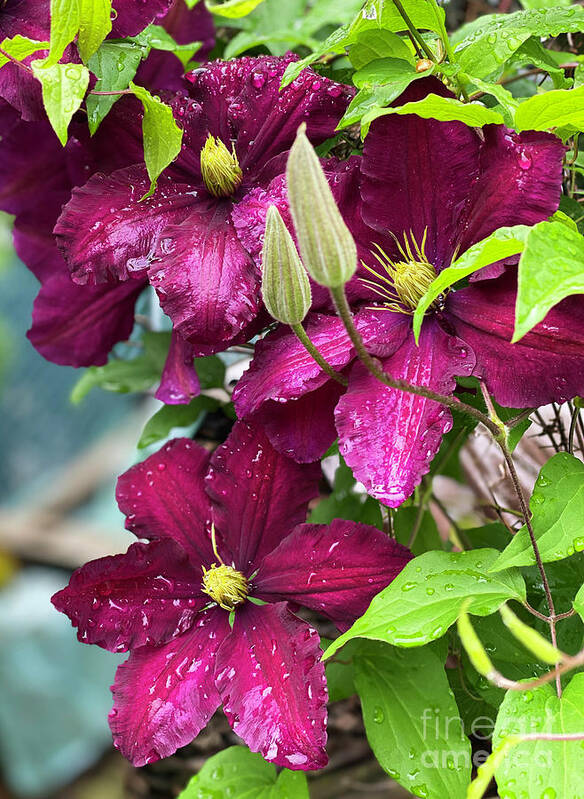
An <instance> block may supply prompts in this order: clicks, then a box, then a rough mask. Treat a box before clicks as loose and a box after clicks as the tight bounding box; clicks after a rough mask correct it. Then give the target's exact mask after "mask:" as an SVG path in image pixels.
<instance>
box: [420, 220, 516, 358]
mask: <svg viewBox="0 0 584 799" xmlns="http://www.w3.org/2000/svg"><path fill="white" fill-rule="evenodd" d="M529 230H530V228H528V227H527V226H526V225H515V226H513V227H502V228H499V229H498V230H495V232H494V233H491V235H490V236H487V238H486V239H482V241H479V242H477V243H476V244H473V246H472V247H469V249H468V250H467V251H466V252H464V253H463V254H462V255H461V256H460V258H457V259H456V260H455V261H453V263H452V264H451V266H448V267H446V269H443V270H442V272H440V274H439V275H438V277H437V278H436V279H435V280H433V281H432V283H431V284H430V286H429V287H428V290H427V291H426V293H425V294H424V296H423V297H422V299H421V300H420V302H419V303H418V307H417V308H416V310H415V312H414V319H413V329H414V336H415V338H416V343H417V341H418V338H419V335H420V330H421V328H422V322H423V321H424V314H425V313H426V311H427V310H428V308H429V307H430V305H432V303H433V302H434V300H435V299H436V298H437V297H439V296H440V294H442V293H443V292H444V291H446V289H448V288H449V287H450V286H453V285H454V284H455V283H457V282H458V281H459V280H462V279H463V278H465V277H468V275H471V274H473V272H478V270H479V269H483V268H484V267H485V266H489V265H490V264H493V263H495V261H499V260H501V259H502V258H509V257H510V256H512V255H517V254H518V253H520V252H521V251H522V250H523V248H524V246H525V240H526V238H527V235H528V233H529Z"/></svg>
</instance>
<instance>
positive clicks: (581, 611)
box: [574, 585, 584, 621]
mask: <svg viewBox="0 0 584 799" xmlns="http://www.w3.org/2000/svg"><path fill="white" fill-rule="evenodd" d="M574 610H575V611H576V613H577V614H578V615H579V616H580V618H581V619H582V620H583V621H584V585H583V586H582V587H581V588H580V589H579V590H578V593H577V594H576V596H575V597H574Z"/></svg>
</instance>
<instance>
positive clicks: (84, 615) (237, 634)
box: [53, 422, 411, 769]
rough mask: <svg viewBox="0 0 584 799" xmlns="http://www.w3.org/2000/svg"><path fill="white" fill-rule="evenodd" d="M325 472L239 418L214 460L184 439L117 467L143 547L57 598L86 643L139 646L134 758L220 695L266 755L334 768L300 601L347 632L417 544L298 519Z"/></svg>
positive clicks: (101, 565) (169, 740)
mask: <svg viewBox="0 0 584 799" xmlns="http://www.w3.org/2000/svg"><path fill="white" fill-rule="evenodd" d="M319 475H320V468H319V467H318V466H317V465H316V464H310V465H304V466H301V465H299V464H297V463H294V462H293V461H291V460H289V459H288V458H285V457H284V456H282V455H280V454H279V453H277V452H276V451H275V450H274V449H273V447H272V446H271V444H270V443H269V441H268V439H267V438H266V436H265V434H264V433H263V432H262V431H261V430H259V429H254V428H252V427H249V426H248V425H246V424H244V423H242V422H238V423H236V425H235V427H234V428H233V431H232V433H231V435H230V436H229V438H228V439H227V441H226V442H225V444H223V445H222V446H220V447H218V449H217V450H216V451H215V452H214V454H213V455H212V456H211V457H210V456H209V453H208V452H207V451H206V450H205V449H203V447H201V446H199V445H197V444H195V443H193V442H192V441H190V440H188V439H175V440H174V441H171V442H170V443H169V444H166V445H165V446H164V447H163V448H162V449H161V450H160V451H159V452H157V453H156V454H154V455H152V456H151V457H149V458H148V459H147V460H145V461H144V462H143V463H140V464H138V465H137V466H134V467H132V468H131V469H130V470H129V471H128V472H126V473H125V474H124V475H122V477H120V479H119V481H118V488H117V498H118V503H119V505H120V508H121V510H122V511H123V512H124V513H125V514H126V517H127V521H126V527H127V528H128V529H129V530H131V531H132V532H133V533H135V534H136V535H137V536H138V537H139V538H141V539H147V542H146V543H145V542H138V543H135V544H132V545H131V546H130V548H129V549H128V551H127V553H126V554H125V555H115V556H113V557H107V558H101V559H99V560H95V561H91V562H90V563H88V564H86V565H85V566H83V567H82V568H81V569H78V570H77V571H76V572H75V573H74V574H73V576H72V578H71V581H70V583H69V586H68V587H67V588H65V589H63V590H62V591H60V592H59V593H57V594H55V596H54V597H53V603H54V605H55V606H56V607H57V609H58V610H60V611H62V612H64V613H66V614H67V615H68V616H69V618H70V619H71V621H72V622H73V624H74V625H75V626H76V627H77V628H78V637H79V639H80V640H81V641H84V642H85V643H93V644H98V645H99V646H102V647H104V648H105V649H108V650H110V651H113V652H125V651H128V650H130V651H131V654H130V657H129V659H128V660H127V661H126V662H125V663H123V664H122V665H121V666H120V667H119V668H118V672H117V675H116V679H115V683H114V685H113V686H112V692H113V695H114V707H113V710H112V711H111V714H110V726H111V729H112V732H113V736H114V743H115V745H116V747H118V748H119V749H120V751H121V752H122V753H123V754H124V755H125V756H126V757H127V758H128V759H129V760H131V761H132V763H134V765H136V766H141V765H144V764H145V763H149V762H151V761H153V760H157V759H158V758H161V757H166V756H168V755H171V754H172V753H173V752H175V751H176V749H177V748H178V747H180V746H184V745H185V744H187V743H189V742H190V741H191V740H192V739H193V738H194V737H195V736H196V735H197V734H198V733H199V731H200V730H201V729H202V728H203V727H204V726H205V725H206V723H207V722H208V720H209V719H210V717H211V716H212V715H213V713H214V712H215V711H216V709H217V708H218V706H219V705H220V704H222V705H223V709H224V711H225V714H226V715H227V718H228V720H229V722H230V724H231V726H232V727H233V729H234V731H235V732H236V733H237V734H238V735H239V736H241V738H243V740H244V741H245V742H246V743H247V744H248V746H249V747H250V748H251V749H252V750H253V751H260V752H261V753H262V755H263V756H264V757H265V758H266V759H267V760H271V761H273V762H275V763H277V764H278V765H282V766H287V767H288V768H292V769H314V768H320V767H321V766H324V765H325V764H326V760H327V758H326V752H325V750H324V745H325V743H326V701H327V691H326V682H325V675H324V667H323V664H322V661H321V660H320V655H321V651H320V648H319V637H318V634H317V633H316V630H314V629H313V628H312V627H311V626H310V625H309V624H308V623H307V622H305V621H302V620H301V619H300V618H298V617H297V616H296V615H295V614H294V612H293V609H294V608H295V607H296V606H297V605H303V606H305V607H307V608H312V609H313V610H315V611H318V612H319V613H321V614H323V615H324V616H327V617H328V618H329V619H332V621H333V622H334V623H335V624H336V625H337V626H338V627H339V628H341V629H346V628H347V627H348V626H349V625H350V624H351V623H352V621H353V620H354V619H355V618H356V617H358V616H359V615H361V614H362V613H363V612H364V611H365V610H366V608H367V606H368V604H369V602H370V601H371V599H372V598H373V596H374V595H375V594H376V593H378V592H379V591H380V590H381V589H382V588H383V587H385V586H386V585H387V584H388V583H390V582H391V580H392V579H394V577H395V576H396V575H397V574H398V573H399V571H400V570H401V569H402V568H403V567H404V566H405V564H406V562H407V561H408V560H409V559H410V558H411V553H410V552H409V550H407V549H406V548H405V547H402V546H401V545H400V544H397V543H396V542H395V541H393V540H391V539H389V538H388V537H387V536H385V535H384V534H383V533H382V532H380V531H379V530H377V529H376V528H374V527H369V526H368V525H364V524H358V523H356V522H348V521H341V520H336V521H334V522H333V523H332V524H331V525H330V526H327V525H320V524H303V522H304V520H305V518H306V511H307V507H308V502H309V500H310V499H312V498H313V497H314V496H315V495H316V494H317V486H318V479H319ZM250 597H253V598H254V600H256V601H252V600H251V599H250ZM257 600H261V601H262V603H261V604H258V602H257ZM230 614H232V615H231V616H230Z"/></svg>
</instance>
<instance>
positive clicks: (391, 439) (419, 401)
mask: <svg viewBox="0 0 584 799" xmlns="http://www.w3.org/2000/svg"><path fill="white" fill-rule="evenodd" d="M382 363H383V368H384V370H385V371H386V372H387V373H388V374H389V375H391V376H392V377H394V378H398V379H399V378H401V379H403V380H406V381H407V382H409V383H412V384H414V385H420V386H426V387H428V388H431V389H434V390H435V391H437V392H439V393H441V394H451V393H452V392H453V390H454V388H455V380H454V378H455V376H459V377H462V376H468V375H470V374H471V373H472V370H473V367H474V365H475V357H474V354H473V352H472V351H471V349H470V347H469V346H468V345H466V344H465V343H464V342H463V341H461V340H460V339H457V338H456V337H454V336H450V335H448V334H447V333H445V332H444V331H443V330H442V328H441V327H440V326H439V324H438V323H437V322H436V321H435V320H434V319H432V318H430V319H426V320H425V321H424V324H423V326H422V333H421V335H420V342H419V347H416V345H415V343H414V337H413V335H411V336H410V337H408V339H407V340H406V342H405V343H404V344H403V345H402V346H401V347H400V349H399V350H398V351H397V352H396V353H395V354H394V355H392V356H391V357H390V358H387V359H385V360H384V361H383V362H382ZM335 419H336V425H337V430H338V432H339V449H340V451H341V453H342V455H343V457H344V458H345V460H346V462H347V463H348V464H349V466H350V467H351V468H352V469H353V473H354V475H355V477H356V478H357V479H358V480H360V481H361V482H362V483H363V485H364V486H365V488H366V489H367V492H368V493H369V494H371V495H372V496H374V497H375V498H376V499H379V500H380V501H381V502H383V503H385V504H386V505H389V507H391V508H396V507H397V506H398V505H401V503H402V502H404V500H406V499H407V498H408V497H409V496H410V494H411V493H412V491H413V490H414V488H415V487H416V486H417V485H418V483H419V482H420V480H421V479H422V477H423V475H425V474H426V473H427V472H428V470H429V468H430V462H431V460H432V458H433V457H434V455H435V454H436V453H437V452H438V449H439V447H440V442H441V441H442V435H443V434H444V433H447V432H448V431H449V430H450V429H451V427H452V416H451V414H450V411H449V410H448V409H447V408H445V407H444V406H442V405H439V404H438V403H437V402H435V401H434V400H428V399H425V398H423V397H418V396H416V395H414V394H408V393H407V392H404V391H398V390H397V389H391V388H387V387H386V386H384V385H383V384H382V383H380V382H379V381H378V380H376V378H374V377H373V375H371V373H370V372H368V371H367V370H366V369H365V367H364V366H363V365H362V364H361V363H356V364H355V366H354V367H353V369H352V371H351V374H350V375H349V387H348V389H347V393H346V394H344V396H342V397H341V399H340V400H339V403H338V405H337V409H336V411H335Z"/></svg>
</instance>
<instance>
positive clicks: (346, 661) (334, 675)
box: [320, 637, 363, 702]
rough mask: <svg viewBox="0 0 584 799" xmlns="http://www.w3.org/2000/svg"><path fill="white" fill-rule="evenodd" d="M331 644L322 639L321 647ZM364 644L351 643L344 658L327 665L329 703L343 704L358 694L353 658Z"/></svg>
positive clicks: (330, 641)
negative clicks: (342, 702)
mask: <svg viewBox="0 0 584 799" xmlns="http://www.w3.org/2000/svg"><path fill="white" fill-rule="evenodd" d="M331 643H332V640H331V639H330V638H322V637H321V639H320V645H321V647H322V648H323V649H325V648H326V647H327V646H329V645H330V644H331ZM362 644H363V642H362V641H357V640H355V641H351V643H350V644H347V646H346V647H345V649H343V654H342V657H341V658H340V659H339V660H336V659H335V658H332V659H331V660H329V661H327V663H326V664H325V668H326V685H327V690H328V695H329V702H341V701H342V700H343V699H348V698H349V697H350V696H354V695H355V693H356V692H357V689H356V688H355V666H354V663H353V656H354V654H355V652H357V651H358V649H359V647H360V646H362Z"/></svg>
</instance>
